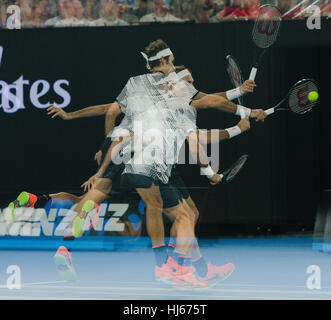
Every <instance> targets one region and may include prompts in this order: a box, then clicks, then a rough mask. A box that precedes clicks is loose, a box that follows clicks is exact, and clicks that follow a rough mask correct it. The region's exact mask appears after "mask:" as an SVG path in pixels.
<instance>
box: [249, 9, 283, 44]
mask: <svg viewBox="0 0 331 320" xmlns="http://www.w3.org/2000/svg"><path fill="white" fill-rule="evenodd" d="M281 20H282V17H281V13H280V11H279V9H278V8H277V7H273V6H270V5H265V6H262V7H261V8H260V11H259V16H258V18H257V19H256V20H255V23H254V28H253V32H252V38H253V41H254V43H255V44H256V46H257V47H259V48H261V49H266V48H268V47H270V46H271V45H273V44H274V42H275V41H276V39H277V36H278V31H279V27H280V23H281Z"/></svg>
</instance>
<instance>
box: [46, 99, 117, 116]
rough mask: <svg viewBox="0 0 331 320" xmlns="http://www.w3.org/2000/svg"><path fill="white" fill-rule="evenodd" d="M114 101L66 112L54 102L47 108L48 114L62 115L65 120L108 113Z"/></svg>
mask: <svg viewBox="0 0 331 320" xmlns="http://www.w3.org/2000/svg"><path fill="white" fill-rule="evenodd" d="M111 105H112V103H107V104H101V105H97V106H91V107H87V108H83V109H80V110H77V111H74V112H66V111H64V110H63V109H61V108H58V107H55V106H54V105H53V104H51V105H50V107H49V108H48V109H47V114H48V115H49V116H51V117H52V118H55V117H60V118H61V119H63V120H72V119H78V118H85V117H95V116H103V115H105V114H106V113H107V111H108V109H109V108H110V107H111Z"/></svg>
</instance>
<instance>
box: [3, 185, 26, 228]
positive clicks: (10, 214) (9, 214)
mask: <svg viewBox="0 0 331 320" xmlns="http://www.w3.org/2000/svg"><path fill="white" fill-rule="evenodd" d="M28 201H29V194H28V193H27V192H25V191H23V192H21V193H20V194H19V195H18V197H17V198H16V200H14V201H13V202H11V203H10V204H9V205H8V208H9V209H11V210H7V211H6V213H5V219H6V222H7V224H11V223H12V222H13V221H14V220H15V218H16V215H15V208H20V207H23V206H25V205H26V204H27V203H28Z"/></svg>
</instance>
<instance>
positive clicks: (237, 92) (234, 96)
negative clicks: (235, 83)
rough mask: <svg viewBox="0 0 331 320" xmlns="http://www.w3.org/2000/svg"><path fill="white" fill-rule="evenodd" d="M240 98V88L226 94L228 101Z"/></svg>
mask: <svg viewBox="0 0 331 320" xmlns="http://www.w3.org/2000/svg"><path fill="white" fill-rule="evenodd" d="M241 96H242V93H241V92H240V87H238V88H235V89H232V90H228V91H227V92H226V98H227V99H228V100H230V101H231V100H234V99H237V98H239V97H241Z"/></svg>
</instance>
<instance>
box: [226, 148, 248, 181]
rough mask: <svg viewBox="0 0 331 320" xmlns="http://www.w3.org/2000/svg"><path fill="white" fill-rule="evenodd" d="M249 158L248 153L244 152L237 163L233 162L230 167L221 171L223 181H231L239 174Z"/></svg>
mask: <svg viewBox="0 0 331 320" xmlns="http://www.w3.org/2000/svg"><path fill="white" fill-rule="evenodd" d="M247 159H248V154H244V155H243V156H241V157H240V158H239V159H238V160H237V161H236V162H235V163H233V164H232V165H231V167H230V168H228V169H227V170H225V171H223V172H222V173H221V175H222V182H226V183H228V182H231V181H232V180H233V179H234V178H235V177H236V176H237V175H238V174H239V172H240V171H241V170H242V169H243V168H244V166H245V164H246V162H247Z"/></svg>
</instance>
